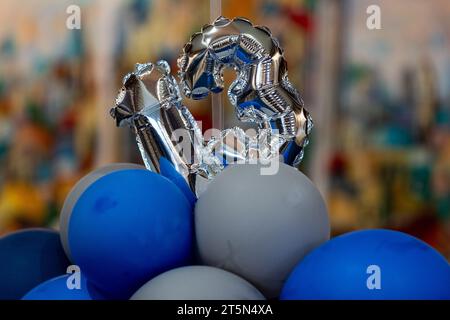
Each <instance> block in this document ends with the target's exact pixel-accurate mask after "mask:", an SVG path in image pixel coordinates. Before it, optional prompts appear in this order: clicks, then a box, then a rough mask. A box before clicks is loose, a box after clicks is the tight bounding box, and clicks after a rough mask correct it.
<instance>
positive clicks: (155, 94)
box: [111, 60, 203, 190]
mask: <svg viewBox="0 0 450 320" xmlns="http://www.w3.org/2000/svg"><path fill="white" fill-rule="evenodd" d="M111 115H112V116H113V117H114V118H115V119H116V124H117V126H124V125H129V126H131V128H132V129H133V131H134V133H135V134H136V140H137V143H138V146H139V150H140V152H141V155H142V158H143V160H144V163H145V166H146V167H147V168H148V169H150V170H152V171H156V172H160V158H161V157H165V158H166V159H167V160H169V161H170V162H171V163H172V164H173V165H174V167H175V169H176V170H177V171H178V172H179V173H180V174H181V175H182V176H183V177H184V178H185V179H186V181H187V182H188V183H189V186H190V187H191V189H192V190H195V178H196V174H194V172H199V165H198V159H199V157H198V155H197V154H196V152H197V151H198V150H199V149H198V148H196V147H195V144H200V145H201V144H203V140H202V139H203V138H202V134H201V131H200V129H199V128H198V126H197V123H196V122H195V120H194V118H193V117H192V115H191V113H190V112H189V110H188V109H187V108H186V107H185V106H183V105H182V103H181V95H180V92H179V88H178V84H177V83H176V80H175V79H174V77H173V76H171V75H170V67H169V64H168V63H167V62H166V61H163V60H161V61H158V62H157V63H156V64H152V63H146V64H137V65H136V69H135V71H134V72H132V73H130V74H128V75H126V76H125V78H124V80H123V87H122V88H121V90H120V92H119V95H118V96H117V99H116V107H114V108H112V109H111ZM180 142H182V143H180ZM179 143H180V145H182V146H184V150H182V152H180V150H179V149H178V148H177V146H178V144H179ZM186 146H187V147H186ZM200 169H201V168H200Z"/></svg>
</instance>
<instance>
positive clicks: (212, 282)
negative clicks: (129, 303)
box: [131, 266, 265, 300]
mask: <svg viewBox="0 0 450 320" xmlns="http://www.w3.org/2000/svg"><path fill="white" fill-rule="evenodd" d="M131 300H265V298H264V296H263V295H262V294H261V293H260V292H259V291H258V290H257V289H256V288H255V287H254V286H252V285H251V284H250V283H249V282H248V281H246V280H244V279H242V278H240V277H238V276H236V275H234V274H232V273H230V272H228V271H225V270H222V269H218V268H213V267H208V266H188V267H182V268H177V269H172V270H170V271H167V272H165V273H163V274H160V275H159V276H157V277H156V278H153V279H152V280H150V281H149V282H147V283H146V284H144V285H143V286H142V287H141V288H140V289H139V290H138V291H137V292H136V293H135V294H134V295H133V296H132V297H131Z"/></svg>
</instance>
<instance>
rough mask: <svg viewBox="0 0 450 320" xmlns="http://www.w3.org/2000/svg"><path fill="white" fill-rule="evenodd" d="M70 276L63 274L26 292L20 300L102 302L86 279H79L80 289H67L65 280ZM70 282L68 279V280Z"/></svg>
mask: <svg viewBox="0 0 450 320" xmlns="http://www.w3.org/2000/svg"><path fill="white" fill-rule="evenodd" d="M70 276H71V275H70V274H65V275H62V276H59V277H56V278H53V279H50V280H47V281H46V282H44V283H41V284H40V285H38V286H37V287H36V288H34V289H32V290H31V291H30V292H28V293H27V294H26V295H25V296H24V297H23V298H22V300H103V299H104V298H103V296H102V295H101V294H100V293H99V292H98V291H97V289H95V288H94V287H93V286H92V285H91V284H90V283H88V282H87V281H86V277H83V276H81V277H80V287H79V288H73V289H69V286H68V285H67V280H68V279H69V277H70ZM69 282H70V279H69Z"/></svg>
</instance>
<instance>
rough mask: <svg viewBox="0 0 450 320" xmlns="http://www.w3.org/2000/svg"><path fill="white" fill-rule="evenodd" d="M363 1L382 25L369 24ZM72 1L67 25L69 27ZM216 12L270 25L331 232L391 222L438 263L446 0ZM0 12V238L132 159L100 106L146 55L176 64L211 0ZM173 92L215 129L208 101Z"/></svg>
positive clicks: (55, 5)
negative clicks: (303, 116)
mask: <svg viewBox="0 0 450 320" xmlns="http://www.w3.org/2000/svg"><path fill="white" fill-rule="evenodd" d="M372 4H376V5H378V6H379V7H380V8H381V21H382V29H381V30H369V29H368V28H367V26H366V20H367V17H368V14H367V13H366V9H367V7H368V6H369V5H372ZM70 5H78V6H79V7H80V8H81V29H79V30H70V29H68V28H67V27H66V19H67V18H68V16H69V14H68V13H67V12H66V9H67V7H68V6H70ZM222 12H223V15H224V16H227V17H235V16H244V17H247V18H249V19H251V20H252V21H253V22H254V23H255V24H262V25H266V26H268V27H269V28H270V29H271V30H272V32H273V34H274V35H275V36H276V37H277V38H278V39H279V40H280V42H281V44H282V46H283V47H284V48H285V52H286V58H287V61H288V64H289V76H290V79H291V81H292V82H293V83H294V84H295V85H296V87H297V88H299V90H300V91H301V93H302V95H303V97H304V100H305V102H306V106H307V108H308V110H309V111H310V112H311V114H312V117H313V119H314V122H315V128H314V132H313V135H312V141H311V144H310V145H309V146H308V148H307V150H306V157H305V160H304V162H303V163H302V168H301V169H302V170H303V171H304V172H305V173H306V174H307V175H308V176H309V177H310V178H311V179H312V180H313V181H314V182H315V183H316V185H317V186H318V188H319V189H320V191H321V192H322V194H323V195H324V197H325V198H326V200H327V204H328V208H329V211H330V216H331V221H332V230H333V234H335V235H336V234H340V233H343V232H347V231H350V230H355V229H360V228H375V227H384V228H391V229H396V230H401V231H405V232H408V233H410V234H412V235H414V236H417V237H419V238H421V239H423V240H425V241H426V242H428V243H430V244H431V245H432V246H434V247H435V248H437V249H438V250H439V251H440V252H441V253H442V254H444V255H445V256H446V257H447V258H450V130H449V129H450V2H449V1H448V0H430V1H423V0H390V1H389V0H316V1H314V0H280V1H274V0H245V1H242V0H240V1H237V0H222ZM0 18H1V21H2V23H1V24H0V234H4V233H6V232H9V231H12V230H16V229H19V228H25V227H32V226H44V225H45V226H53V227H55V228H57V225H58V214H59V210H60V209H61V207H62V205H63V202H64V199H65V196H66V195H67V193H68V192H69V190H70V188H71V187H72V186H73V185H74V184H75V182H76V181H77V180H78V179H79V178H80V177H82V176H83V175H84V174H86V173H87V172H89V171H90V170H92V169H93V168H95V167H98V166H101V165H103V164H107V163H110V162H118V161H121V162H125V161H126V162H136V163H141V162H142V161H141V159H140V156H139V153H138V150H137V147H136V145H135V141H134V137H133V136H132V134H131V132H130V130H128V129H127V128H116V127H115V126H114V121H113V120H112V119H111V118H110V116H109V113H108V111H109V109H110V107H111V106H112V105H113V104H114V99H115V96H116V93H117V90H118V89H119V87H120V84H121V79H122V77H123V75H125V74H126V73H127V72H129V71H131V70H133V68H134V64H135V63H136V62H146V61H156V60H158V59H166V60H168V61H169V62H170V64H171V66H172V69H173V71H174V73H175V72H176V70H177V67H176V58H177V56H178V55H179V53H180V51H181V48H182V46H183V45H184V43H185V42H187V41H188V40H189V37H190V35H191V34H192V33H194V32H196V31H199V30H200V28H201V27H202V26H203V25H204V24H206V23H208V22H209V20H210V2H209V1H206V0H201V1H200V0H178V1H177V0H84V1H83V0H78V1H77V0H70V1H68V0H59V1H52V0H2V1H1V2H0ZM227 77H228V78H230V75H228V76H227ZM224 102H225V104H226V108H225V111H226V126H232V125H236V124H237V122H236V120H235V119H234V114H233V112H232V108H231V106H230V105H229V103H228V101H227V100H226V99H225V97H224ZM185 103H186V105H188V106H189V107H190V108H191V110H192V112H193V113H194V115H195V117H196V119H197V120H200V121H202V126H203V129H207V128H209V127H210V126H211V107H210V100H209V99H206V100H204V101H196V102H194V101H185Z"/></svg>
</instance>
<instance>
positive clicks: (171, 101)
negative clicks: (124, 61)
mask: <svg viewBox="0 0 450 320" xmlns="http://www.w3.org/2000/svg"><path fill="white" fill-rule="evenodd" d="M178 66H179V68H180V70H179V74H180V77H181V80H182V83H181V85H182V88H183V92H184V94H185V95H186V96H187V97H188V98H193V99H202V98H204V97H206V96H207V95H208V93H209V92H219V91H221V90H223V87H224V81H223V74H222V73H223V70H224V68H228V67H232V68H234V69H235V70H236V72H237V78H236V80H235V81H234V82H233V83H232V84H231V86H230V88H229V90H228V97H229V99H230V101H231V103H232V104H233V105H234V106H235V109H236V114H237V117H238V119H239V120H241V121H243V122H253V123H255V124H256V125H257V128H258V129H257V130H254V132H253V134H251V133H249V132H248V131H247V132H244V130H242V129H241V128H239V127H234V128H229V129H226V130H223V131H218V130H216V132H214V133H213V134H211V136H210V137H206V136H205V137H203V135H202V132H201V130H200V128H199V127H198V125H197V123H196V121H195V119H194V118H193V116H192V114H191V113H190V112H189V110H188V109H187V107H186V106H184V105H183V104H182V102H181V101H182V98H181V94H180V90H179V87H178V84H177V82H176V80H175V78H174V77H173V76H172V75H171V74H170V67H169V65H168V63H167V62H166V61H163V60H161V61H158V62H157V63H156V64H152V63H147V64H137V65H136V69H135V71H134V72H132V73H130V74H128V75H127V76H125V78H124V81H123V87H122V88H121V90H120V92H119V95H118V97H117V99H116V106H115V107H114V108H113V109H111V115H112V116H113V117H114V118H115V119H116V124H117V126H124V125H129V126H130V127H131V128H132V129H133V131H134V133H135V134H136V140H137V143H138V146H139V150H140V151H141V154H142V158H143V160H144V163H145V165H146V167H147V168H148V169H150V170H152V171H156V172H160V159H161V157H164V158H166V159H167V160H168V161H169V162H170V163H171V164H173V166H174V168H175V170H176V171H177V172H179V173H180V174H181V175H182V176H183V178H184V179H185V180H186V181H187V183H188V184H189V186H190V188H191V189H192V191H194V193H196V194H197V195H198V193H199V192H200V191H201V190H200V189H201V186H200V184H199V183H197V182H198V181H197V180H198V178H199V177H203V178H205V181H209V180H211V179H212V178H214V177H215V176H216V175H217V174H218V173H219V172H221V171H222V170H223V168H224V167H225V166H226V165H227V164H229V163H233V162H240V163H242V162H246V163H248V162H250V163H254V162H256V161H260V162H264V161H266V163H267V161H271V160H272V159H274V158H277V157H279V156H280V155H281V156H282V157H283V160H284V162H285V163H287V164H290V165H293V166H297V165H298V164H299V163H300V161H301V159H302V157H303V148H304V147H305V146H306V145H307V144H308V135H309V133H310V131H311V129H312V126H313V124H312V120H311V117H310V116H309V113H308V112H307V111H306V109H305V108H304V107H303V101H302V99H301V97H300V94H299V93H298V91H297V90H296V89H295V88H294V87H293V86H292V84H291V83H290V82H289V79H288V77H287V64H286V61H285V59H284V57H283V50H282V49H281V48H280V46H279V43H278V42H277V40H276V39H274V38H273V37H272V35H271V33H270V31H269V30H268V29H267V28H265V27H258V26H256V27H255V26H253V25H252V24H251V23H250V22H249V21H248V20H245V19H242V18H236V19H234V20H229V19H226V18H224V17H219V18H217V20H216V21H215V22H214V23H213V24H212V25H206V26H205V27H203V29H202V31H201V32H199V33H196V34H194V35H193V36H192V37H191V40H190V42H188V43H187V44H186V45H185V46H184V49H183V54H182V55H181V56H180V57H179V59H178Z"/></svg>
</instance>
